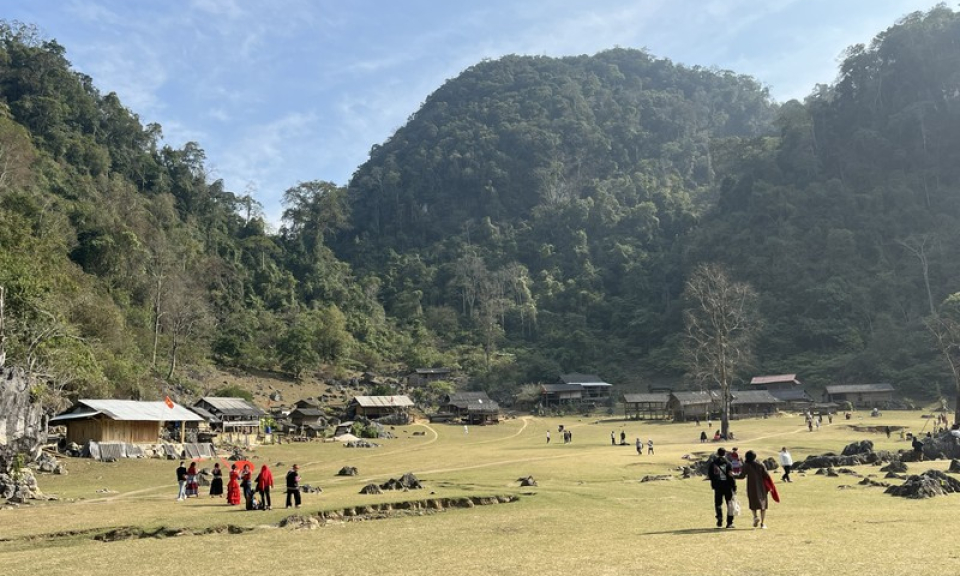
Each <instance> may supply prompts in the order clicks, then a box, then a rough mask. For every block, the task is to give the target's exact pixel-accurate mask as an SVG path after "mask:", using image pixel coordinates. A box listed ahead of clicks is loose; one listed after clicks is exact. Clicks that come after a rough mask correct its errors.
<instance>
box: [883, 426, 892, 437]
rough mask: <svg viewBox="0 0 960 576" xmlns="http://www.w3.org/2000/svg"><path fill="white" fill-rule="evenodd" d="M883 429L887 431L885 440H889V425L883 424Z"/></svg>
mask: <svg viewBox="0 0 960 576" xmlns="http://www.w3.org/2000/svg"><path fill="white" fill-rule="evenodd" d="M883 431H884V432H886V433H887V440H889V439H890V432H891V430H890V427H889V426H884V427H883Z"/></svg>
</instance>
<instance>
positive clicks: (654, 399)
mask: <svg viewBox="0 0 960 576" xmlns="http://www.w3.org/2000/svg"><path fill="white" fill-rule="evenodd" d="M668 400H670V395H669V394H666V393H656V392H654V393H649V394H624V395H623V401H624V402H626V403H627V404H635V403H647V404H666V403H667V401H668Z"/></svg>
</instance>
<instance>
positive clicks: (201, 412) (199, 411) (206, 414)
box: [190, 406, 220, 422]
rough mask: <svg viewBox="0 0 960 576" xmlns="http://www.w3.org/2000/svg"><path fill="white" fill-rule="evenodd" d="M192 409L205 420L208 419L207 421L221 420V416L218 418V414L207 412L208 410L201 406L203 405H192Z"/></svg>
mask: <svg viewBox="0 0 960 576" xmlns="http://www.w3.org/2000/svg"><path fill="white" fill-rule="evenodd" d="M190 409H191V410H193V411H194V412H196V413H197V414H199V415H200V416H201V417H202V418H203V419H204V420H206V421H207V422H219V421H220V419H219V418H217V417H216V416H214V415H213V414H211V413H209V412H207V411H206V410H204V409H203V408H201V407H199V406H191V407H190Z"/></svg>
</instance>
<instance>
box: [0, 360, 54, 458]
mask: <svg viewBox="0 0 960 576" xmlns="http://www.w3.org/2000/svg"><path fill="white" fill-rule="evenodd" d="M33 384H34V383H33V382H32V381H31V380H30V379H29V378H27V376H26V374H25V373H24V372H23V370H21V369H19V368H0V472H8V471H9V470H10V468H11V467H12V465H13V462H14V459H15V458H16V455H17V454H24V455H25V456H24V460H26V461H27V462H33V461H34V460H36V458H37V456H38V455H39V452H40V446H41V443H42V441H43V439H44V438H43V437H44V427H43V411H42V410H41V408H40V404H39V403H36V402H34V401H33V399H32V397H31V396H32V395H31V393H30V388H31V387H32V385H33Z"/></svg>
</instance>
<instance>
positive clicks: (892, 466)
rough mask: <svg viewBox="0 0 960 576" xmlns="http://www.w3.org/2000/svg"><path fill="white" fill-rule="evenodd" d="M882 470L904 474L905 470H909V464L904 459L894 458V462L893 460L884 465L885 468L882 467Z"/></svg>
mask: <svg viewBox="0 0 960 576" xmlns="http://www.w3.org/2000/svg"><path fill="white" fill-rule="evenodd" d="M880 471H881V472H896V473H899V474H903V473H904V472H906V471H907V464H906V462H902V461H900V460H894V461H893V462H891V463H889V464H887V465H886V466H884V467H883V468H881V469H880Z"/></svg>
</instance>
